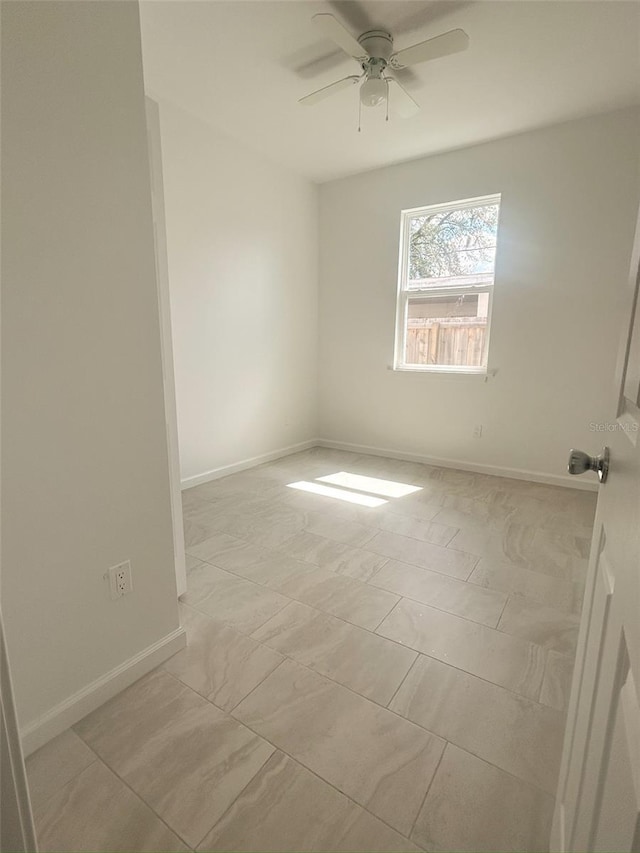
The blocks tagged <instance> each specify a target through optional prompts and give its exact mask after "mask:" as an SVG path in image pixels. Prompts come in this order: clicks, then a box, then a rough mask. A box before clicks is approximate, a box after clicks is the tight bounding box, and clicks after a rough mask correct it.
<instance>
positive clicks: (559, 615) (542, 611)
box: [498, 597, 580, 655]
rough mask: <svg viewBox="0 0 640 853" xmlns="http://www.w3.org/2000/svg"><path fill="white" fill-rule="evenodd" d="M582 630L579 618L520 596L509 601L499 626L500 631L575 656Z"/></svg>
mask: <svg viewBox="0 0 640 853" xmlns="http://www.w3.org/2000/svg"><path fill="white" fill-rule="evenodd" d="M579 627H580V619H579V617H578V616H576V615H574V614H572V613H565V612H563V611H562V610H556V608H555V607H548V606H546V605H544V604H538V603H537V602H535V601H529V600H528V599H526V598H520V597H514V598H510V599H509V601H508V603H507V606H506V607H505V609H504V613H503V614H502V616H501V618H500V622H499V624H498V629H499V630H500V631H505V632H506V633H507V634H513V635H514V636H516V637H523V638H524V639H525V640H530V641H531V642H532V643H537V644H538V645H539V646H543V647H544V648H545V649H553V650H554V651H556V652H560V653H561V654H570V655H575V651H576V643H577V641H578V628H579Z"/></svg>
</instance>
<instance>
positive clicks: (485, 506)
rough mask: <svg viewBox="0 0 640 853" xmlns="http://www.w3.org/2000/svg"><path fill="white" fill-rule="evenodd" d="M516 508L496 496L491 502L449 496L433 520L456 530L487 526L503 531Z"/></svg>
mask: <svg viewBox="0 0 640 853" xmlns="http://www.w3.org/2000/svg"><path fill="white" fill-rule="evenodd" d="M515 511H516V510H515V507H514V506H513V504H512V503H511V501H510V500H509V499H507V498H504V499H502V500H500V499H498V498H497V497H496V496H495V493H494V496H493V497H492V499H489V500H474V499H473V498H465V497H462V496H460V495H447V496H446V497H445V498H444V500H443V501H442V504H441V507H440V508H439V510H438V513H437V514H436V515H434V517H433V520H434V521H435V522H437V523H439V524H448V525H450V526H452V527H455V528H460V527H466V526H468V525H469V524H471V525H478V524H482V525H486V526H488V527H494V528H497V529H502V528H503V527H504V526H505V524H507V522H508V521H509V520H510V519H511V517H512V516H513V514H514V513H515Z"/></svg>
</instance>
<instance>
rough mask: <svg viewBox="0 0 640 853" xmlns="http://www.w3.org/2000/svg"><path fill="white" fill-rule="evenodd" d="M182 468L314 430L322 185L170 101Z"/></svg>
mask: <svg viewBox="0 0 640 853" xmlns="http://www.w3.org/2000/svg"><path fill="white" fill-rule="evenodd" d="M160 126H161V138H162V159H163V175H164V197H165V209H166V221H167V253H168V260H169V285H170V293H171V320H172V329H173V346H174V362H175V377H176V396H177V411H178V433H179V440H180V463H181V468H182V478H183V481H184V480H189V478H197V477H199V476H201V475H206V474H207V472H210V471H215V470H216V469H219V468H221V467H224V466H227V465H233V464H236V463H239V462H241V461H243V460H245V459H250V458H253V457H256V456H260V455H262V454H268V453H271V452H273V451H277V450H279V449H281V448H285V447H290V446H291V445H296V444H298V443H300V442H305V441H308V440H309V439H313V438H315V437H316V395H317V344H318V341H317V330H318V319H317V306H318V290H317V287H318V242H317V241H318V198H317V187H315V186H314V185H313V184H311V183H310V182H309V181H307V180H305V179H304V178H301V177H299V176H297V175H294V174H293V173H292V172H289V171H287V170H286V169H282V168H280V167H278V166H274V165H273V164H272V163H271V162H269V161H268V160H267V159H266V158H262V157H260V156H258V155H256V154H254V153H253V152H252V151H250V150H248V149H245V148H243V146H242V145H240V144H239V143H238V142H236V141H235V140H232V139H230V138H229V137H227V136H225V135H224V134H223V133H220V132H219V131H216V130H214V129H213V128H211V127H210V126H208V125H206V124H204V123H203V122H202V121H200V120H198V119H196V118H194V117H192V116H191V115H189V114H188V113H186V112H184V111H183V110H180V109H178V108H176V107H174V106H173V105H171V104H169V103H167V102H164V101H160Z"/></svg>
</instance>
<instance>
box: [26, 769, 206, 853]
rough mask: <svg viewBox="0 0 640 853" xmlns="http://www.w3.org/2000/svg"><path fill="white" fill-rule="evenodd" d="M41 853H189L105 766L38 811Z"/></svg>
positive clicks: (78, 778)
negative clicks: (149, 852) (146, 852)
mask: <svg viewBox="0 0 640 853" xmlns="http://www.w3.org/2000/svg"><path fill="white" fill-rule="evenodd" d="M34 821H35V825H36V834H37V837H38V848H39V850H40V851H42V853H49V851H51V853H57V851H61V850H64V851H78V853H106V851H131V850H145V851H146V850H148V851H163V853H168V851H182V850H188V849H189V848H188V847H187V845H186V844H184V843H183V842H182V841H181V840H180V839H179V838H178V837H177V836H176V835H175V834H174V833H173V832H171V830H170V829H168V828H167V826H165V824H164V823H163V822H162V821H161V820H160V819H159V818H158V817H156V815H155V814H154V813H153V812H152V811H151V809H150V808H149V806H147V805H146V804H145V803H143V802H142V800H141V799H140V798H139V797H137V796H136V795H135V794H134V793H133V792H132V791H131V790H130V789H129V788H128V787H127V786H126V785H125V784H124V782H122V781H121V780H120V779H118V777H117V776H115V775H114V774H113V773H112V772H111V771H110V770H108V769H107V768H106V767H105V766H104V764H103V763H102V762H101V761H95V762H94V763H93V764H91V765H90V766H89V767H87V768H86V769H85V770H83V771H82V773H80V775H79V776H76V777H75V778H74V779H72V780H71V781H70V782H69V783H68V784H67V785H65V786H64V787H63V788H62V789H60V790H59V791H58V792H57V793H56V794H54V795H53V796H52V797H50V798H49V799H48V800H47V801H46V802H44V803H42V804H41V805H40V806H38V807H37V808H35V810H34Z"/></svg>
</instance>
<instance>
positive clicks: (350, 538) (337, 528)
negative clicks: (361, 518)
mask: <svg viewBox="0 0 640 853" xmlns="http://www.w3.org/2000/svg"><path fill="white" fill-rule="evenodd" d="M305 529H306V530H307V531H308V532H309V533H315V534H316V536H324V537H325V538H327V539H333V540H335V541H336V542H342V543H343V544H344V545H353V546H354V547H356V548H357V547H359V546H360V545H364V544H365V542H368V541H369V539H371V537H372V536H374V535H375V532H376V529H375V527H370V526H366V525H364V524H361V523H360V522H357V521H348V520H345V519H343V518H340V517H339V515H337V514H336V513H333V512H329V511H327V512H309V513H307V518H306V522H305Z"/></svg>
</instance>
